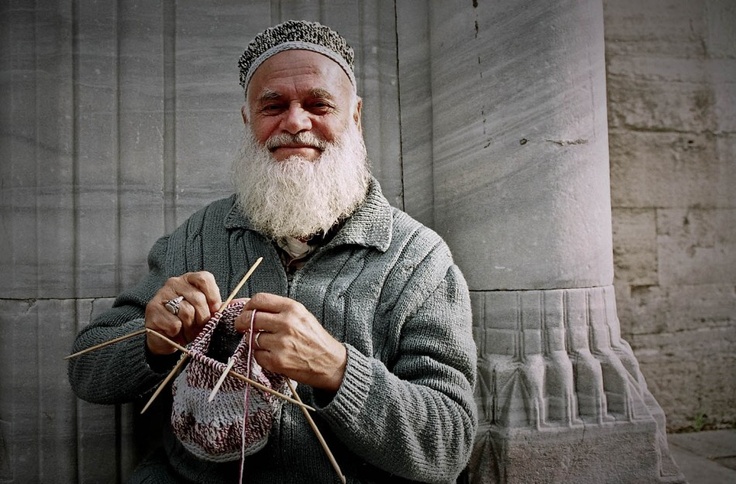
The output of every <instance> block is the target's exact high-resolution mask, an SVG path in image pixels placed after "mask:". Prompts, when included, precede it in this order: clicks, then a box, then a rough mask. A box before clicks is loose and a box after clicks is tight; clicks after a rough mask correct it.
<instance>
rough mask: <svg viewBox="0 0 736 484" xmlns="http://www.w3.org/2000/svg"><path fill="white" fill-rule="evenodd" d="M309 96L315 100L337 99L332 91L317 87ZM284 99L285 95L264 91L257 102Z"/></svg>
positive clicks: (268, 90) (269, 90)
mask: <svg viewBox="0 0 736 484" xmlns="http://www.w3.org/2000/svg"><path fill="white" fill-rule="evenodd" d="M309 96H310V97H313V98H322V99H328V100H333V99H334V98H335V97H334V96H333V95H332V93H331V92H330V91H328V90H327V89H323V88H320V87H315V88H314V89H311V90H310V91H309ZM282 97H283V95H282V94H281V93H279V92H277V91H273V90H271V89H264V90H263V93H262V94H261V95H260V96H259V97H258V99H257V102H259V103H264V102H268V101H276V100H278V99H281V98H282Z"/></svg>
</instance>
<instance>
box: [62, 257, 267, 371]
mask: <svg viewBox="0 0 736 484" xmlns="http://www.w3.org/2000/svg"><path fill="white" fill-rule="evenodd" d="M262 260H263V257H259V258H258V259H256V261H255V262H254V263H253V265H252V266H251V267H250V269H249V270H248V272H246V273H245V275H244V276H243V278H242V279H241V280H240V282H239V283H238V285H237V286H235V289H233V292H231V293H230V296H228V298H227V299H226V300H225V302H224V303H222V304H221V305H220V308H219V309H218V310H217V312H219V313H221V312H222V311H223V310H224V309H225V308H226V307H227V305H228V304H230V303H231V302H232V300H233V299H234V298H235V295H236V294H237V293H238V291H239V290H240V288H241V287H243V284H245V282H246V281H247V280H248V279H249V278H250V276H251V274H253V271H255V270H256V268H257V267H258V265H259V264H260V263H261V261H262ZM145 332H146V328H143V329H139V330H138V331H133V332H132V333H130V334H126V335H123V336H118V337H117V338H113V339H111V340H110V341H105V342H104V343H99V344H96V345H94V346H90V347H89V348H85V349H83V350H81V351H77V352H76V353H74V354H71V355H68V356H65V357H64V359H65V360H68V359H70V358H75V357H77V356H81V355H83V354H85V353H89V352H90V351H94V350H98V349H100V348H104V347H105V346H109V345H112V344H115V343H119V342H120V341H124V340H126V339H128V338H132V337H133V336H138V335H139V334H143V333H145Z"/></svg>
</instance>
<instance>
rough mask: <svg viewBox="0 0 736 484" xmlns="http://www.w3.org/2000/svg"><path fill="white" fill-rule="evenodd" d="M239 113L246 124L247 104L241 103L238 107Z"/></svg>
mask: <svg viewBox="0 0 736 484" xmlns="http://www.w3.org/2000/svg"><path fill="white" fill-rule="evenodd" d="M240 115H241V116H242V117H243V124H248V104H247V103H246V104H243V105H242V106H241V108H240Z"/></svg>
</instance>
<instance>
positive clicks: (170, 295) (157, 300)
mask: <svg viewBox="0 0 736 484" xmlns="http://www.w3.org/2000/svg"><path fill="white" fill-rule="evenodd" d="M178 296H183V297H184V300H183V301H181V303H180V304H179V312H178V314H177V315H174V314H172V313H171V312H170V311H169V310H168V309H166V306H165V304H166V302H167V301H170V300H171V299H174V298H176V297H178ZM221 304H222V300H221V298H220V289H219V287H217V283H216V282H215V278H214V276H213V275H212V274H211V273H209V272H206V271H201V272H187V273H186V274H182V275H181V276H178V277H171V278H169V279H168V280H167V281H166V284H164V285H163V287H162V288H161V289H159V290H158V292H156V294H155V295H154V296H153V299H151V300H150V301H149V302H148V304H147V305H146V328H149V329H152V330H154V331H157V332H159V333H161V334H163V335H165V336H167V337H168V338H169V339H171V340H173V341H176V342H177V343H179V344H180V345H182V346H184V345H186V344H187V343H189V342H190V341H192V340H194V338H196V337H197V335H198V334H199V332H200V331H201V330H202V327H203V326H204V325H205V323H207V321H209V319H210V318H211V317H212V315H213V314H214V313H215V312H216V311H217V310H218V309H219V308H220V305H221ZM146 345H147V346H148V349H149V350H150V351H151V353H153V354H156V355H168V354H171V353H173V352H175V351H176V348H174V347H173V346H171V345H170V344H169V343H167V342H166V341H164V340H163V339H161V338H157V337H155V336H152V335H150V334H148V335H146Z"/></svg>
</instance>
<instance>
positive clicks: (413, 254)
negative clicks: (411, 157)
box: [69, 180, 477, 483]
mask: <svg viewBox="0 0 736 484" xmlns="http://www.w3.org/2000/svg"><path fill="white" fill-rule="evenodd" d="M234 203H235V198H234V196H232V197H230V198H227V199H222V200H219V201H216V202H214V203H212V204H210V205H208V206H207V207H205V208H204V209H202V210H200V211H199V212H197V213H195V214H194V215H192V216H191V217H190V218H189V220H187V221H186V222H185V223H184V224H182V225H181V226H180V227H179V228H177V229H176V230H175V231H174V232H173V233H172V234H171V235H169V236H166V237H163V238H161V239H160V240H158V241H157V242H156V244H155V245H154V246H153V248H152V249H151V252H150V254H149V259H148V262H149V268H150V271H149V273H148V275H147V276H146V277H145V278H144V279H143V280H142V281H141V282H140V283H139V284H138V285H137V286H135V287H134V288H132V289H131V290H128V291H126V292H124V293H122V294H121V295H120V296H119V297H118V298H117V299H116V301H115V304H114V306H113V308H112V309H110V310H109V311H107V312H106V313H104V314H102V315H101V316H100V317H98V318H96V319H95V321H93V322H92V323H91V324H90V325H89V326H87V327H86V328H84V329H83V330H82V331H81V332H80V333H79V335H78V336H77V339H76V342H75V344H74V349H73V351H78V350H80V349H84V348H86V347H89V346H91V345H93V344H97V343H100V342H102V341H107V340H110V339H112V338H114V337H116V336H120V335H124V334H128V333H130V332H132V331H135V330H136V329H140V328H141V327H142V326H143V316H144V310H145V306H146V303H147V302H148V301H149V300H150V298H151V297H152V296H153V295H154V294H155V292H156V291H157V290H158V289H159V288H160V287H161V286H162V285H163V284H164V282H165V280H166V279H167V278H168V277H171V276H175V275H180V274H183V273H185V272H189V271H200V270H207V271H210V272H211V273H212V274H214V276H215V280H216V281H217V282H218V285H219V287H220V290H221V291H222V297H223V299H224V298H225V297H226V296H227V295H228V294H229V292H230V291H231V290H232V289H233V288H234V286H235V285H236V284H237V283H238V281H239V280H240V278H241V277H242V276H243V274H244V273H245V271H246V270H247V269H248V268H249V267H250V266H251V265H252V264H253V262H254V261H255V260H256V259H257V258H258V257H260V256H262V257H263V258H264V260H263V262H262V263H261V265H260V267H259V268H258V269H257V270H256V271H255V273H254V274H253V276H252V277H251V279H250V280H249V281H248V283H247V284H246V286H245V287H244V288H243V289H241V292H240V294H239V296H240V297H245V296H249V295H252V294H255V293H257V292H270V293H274V294H279V295H284V296H288V297H291V298H293V299H295V300H297V301H299V302H301V303H302V304H304V306H305V307H306V308H307V309H309V311H311V312H312V314H314V315H315V317H316V318H317V319H318V320H319V321H320V322H321V323H322V324H323V325H324V327H325V328H326V329H327V330H328V331H329V332H330V333H331V334H332V335H333V336H334V337H335V338H337V339H338V340H340V341H342V342H343V343H344V344H345V346H346V348H347V351H348V362H347V368H346V373H345V377H344V380H343V383H342V386H341V388H340V389H339V391H338V392H337V394H336V395H335V396H334V397H332V398H330V397H328V396H327V395H324V394H321V392H319V391H313V389H311V388H309V387H306V386H305V385H300V386H299V387H298V390H297V391H298V393H299V394H300V396H301V398H302V399H303V400H304V401H305V403H307V404H310V405H312V406H314V407H316V409H317V412H316V413H315V414H314V418H315V420H316V422H317V424H318V425H319V427H320V430H321V432H322V434H323V435H324V436H325V439H326V440H327V442H328V444H329V445H330V448H331V449H332V452H333V453H334V454H335V458H336V459H337V461H338V463H339V464H340V466H341V468H342V470H343V472H344V473H345V475H346V476H347V478H348V482H400V481H402V480H403V479H407V480H414V481H423V482H451V481H453V480H454V479H455V478H456V477H457V476H458V474H459V473H460V472H461V471H462V469H463V468H464V466H465V465H466V463H467V461H468V458H469V456H470V451H471V448H472V444H473V439H474V437H475V432H476V427H477V409H476V404H475V402H474V398H473V388H474V384H475V379H476V347H475V343H474V342H473V338H472V334H471V314H470V301H469V294H468V288H467V285H466V283H465V280H464V278H463V276H462V274H461V273H460V270H459V269H458V268H457V266H456V265H454V263H453V261H452V256H451V254H450V251H449V249H448V248H447V246H446V244H445V243H444V242H443V241H442V239H441V238H440V237H439V236H438V235H437V234H436V233H435V232H433V231H432V230H430V229H428V228H426V227H424V226H423V225H421V224H420V223H418V222H416V221H415V220H413V219H412V218H411V217H409V216H408V215H407V214H405V213H404V212H402V211H400V210H398V209H395V208H392V207H391V206H389V204H388V201H387V200H386V199H385V198H384V196H383V195H382V194H381V191H380V186H379V185H378V182H376V181H375V180H374V181H373V183H372V185H371V188H370V190H369V194H368V196H367V199H366V201H365V202H364V204H363V205H362V206H361V207H360V208H359V209H358V211H357V212H356V213H355V214H354V215H353V216H352V217H351V218H350V219H349V220H348V221H347V222H346V223H345V225H344V226H343V227H342V229H341V230H340V231H339V232H338V233H337V234H336V235H335V237H334V238H333V239H332V240H331V241H330V242H329V243H328V244H326V245H325V246H323V247H321V248H320V249H318V250H317V251H316V252H315V253H314V255H313V256H312V257H311V258H310V259H309V260H308V262H307V263H306V265H305V266H304V267H303V268H302V269H300V270H299V271H298V272H297V273H296V274H295V275H294V277H293V280H292V282H291V284H290V285H289V284H288V282H287V276H286V273H285V270H284V268H283V266H282V264H281V261H280V259H279V256H278V253H277V251H276V249H275V247H274V245H273V244H272V243H271V241H269V240H268V239H266V238H265V237H263V236H262V235H261V234H259V233H258V232H256V231H255V230H253V228H252V227H251V226H250V224H249V222H248V220H247V219H246V218H245V217H243V216H242V215H241V213H240V212H239V211H238V210H237V208H235V207H234ZM157 369H158V368H157ZM158 370H161V369H158ZM163 370H164V371H162V372H157V371H155V370H154V369H152V368H151V367H150V366H149V364H148V363H147V360H146V357H145V351H144V343H143V337H142V336H141V337H136V338H133V339H130V340H127V341H125V342H121V343H117V344H114V345H111V346H108V347H107V348H104V349H100V350H96V351H94V352H91V353H88V354H87V355H85V356H82V357H79V358H76V359H72V360H71V361H70V364H69V380H70V382H71V385H72V388H73V390H74V392H75V393H76V394H77V395H78V396H79V397H80V398H82V399H84V400H88V401H90V402H95V403H121V402H127V401H131V400H135V399H138V398H141V397H144V396H145V397H147V396H148V395H150V393H151V392H152V391H153V389H154V388H155V387H156V386H157V385H158V383H159V382H160V381H161V380H162V379H163V377H164V376H165V374H166V373H167V372H168V368H166V369H163ZM164 443H165V448H166V454H167V456H168V461H169V462H170V464H171V465H172V466H173V468H175V469H177V470H178V472H180V473H181V474H182V475H184V476H185V477H187V478H188V479H190V480H193V481H199V482H208V483H209V482H220V481H222V482H229V483H232V482H235V481H236V480H237V475H238V474H237V465H236V464H211V463H205V462H202V461H199V460H197V459H195V458H193V457H192V456H191V455H188V454H187V453H186V451H185V450H184V449H183V448H182V447H181V445H180V444H179V443H178V441H177V440H176V439H175V438H174V437H173V436H172V435H171V434H170V433H169V434H168V435H165V436H164ZM245 475H246V476H247V478H246V480H247V481H248V482H300V483H304V482H318V483H325V482H337V480H336V475H335V472H334V470H333V469H332V467H331V466H330V464H329V461H328V459H327V458H326V457H325V455H324V452H323V451H322V449H321V447H320V446H319V445H318V443H317V441H316V439H315V437H314V435H313V433H312V431H311V429H310V428H309V426H308V424H307V422H306V420H305V418H304V416H303V415H302V414H301V411H300V410H299V409H298V408H297V407H296V406H295V405H291V404H288V403H286V404H285V405H284V406H283V409H282V411H281V415H280V419H277V421H276V422H275V424H274V427H273V428H272V430H271V435H270V438H269V443H268V444H267V446H266V447H265V448H264V449H263V450H262V451H260V452H259V453H257V454H255V455H254V456H251V457H249V458H248V459H247V460H246V463H245Z"/></svg>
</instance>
